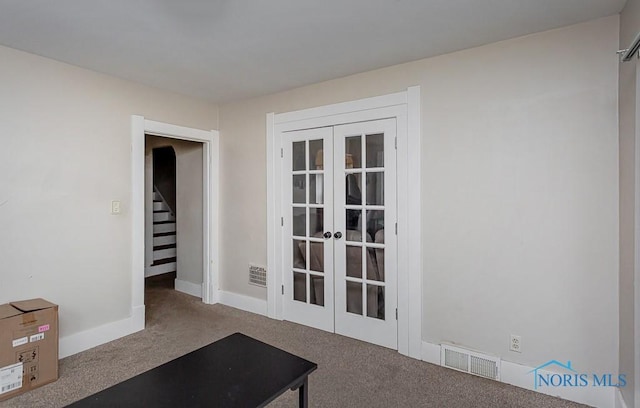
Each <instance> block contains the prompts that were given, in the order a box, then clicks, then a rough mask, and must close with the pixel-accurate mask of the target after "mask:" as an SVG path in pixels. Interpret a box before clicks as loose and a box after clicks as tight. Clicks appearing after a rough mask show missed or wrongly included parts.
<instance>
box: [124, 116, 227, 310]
mask: <svg viewBox="0 0 640 408" xmlns="http://www.w3.org/2000/svg"><path fill="white" fill-rule="evenodd" d="M146 134H148V135H153V136H162V137H167V138H171V139H179V140H187V141H192V142H200V143H202V144H203V157H202V183H203V184H202V199H203V203H202V208H203V214H202V219H203V237H202V243H203V248H202V249H203V251H202V252H203V257H202V258H203V259H202V271H203V283H202V301H203V302H204V303H209V304H214V303H218V287H219V285H218V273H219V271H218V265H217V263H215V261H217V260H218V259H219V257H218V226H219V224H218V196H219V194H218V186H219V184H220V183H219V154H220V153H219V152H220V140H219V139H220V134H219V132H218V131H217V130H210V131H206V130H199V129H192V128H187V127H183V126H176V125H171V124H168V123H162V122H156V121H152V120H147V119H145V118H144V117H143V116H137V115H132V116H131V178H132V191H131V221H132V242H133V248H132V256H131V282H132V286H131V287H132V293H131V307H132V311H136V310H140V309H142V310H144V269H145V268H144V266H145V265H144V251H145V194H144V192H145V190H144V172H145V135H146ZM143 321H144V320H143Z"/></svg>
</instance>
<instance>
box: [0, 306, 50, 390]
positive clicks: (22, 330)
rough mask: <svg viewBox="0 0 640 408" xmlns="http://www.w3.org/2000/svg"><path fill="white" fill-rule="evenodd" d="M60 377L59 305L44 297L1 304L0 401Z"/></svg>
mask: <svg viewBox="0 0 640 408" xmlns="http://www.w3.org/2000/svg"><path fill="white" fill-rule="evenodd" d="M57 379H58V306H57V305H54V304H53V303H50V302H47V301H46V300H44V299H30V300H22V301H19V302H11V303H7V304H4V305H0V401H4V400H6V399H9V398H12V397H15V396H16V395H19V394H22V393H24V392H26V391H29V390H32V389H34V388H37V387H40V386H42V385H44V384H48V383H50V382H53V381H55V380H57Z"/></svg>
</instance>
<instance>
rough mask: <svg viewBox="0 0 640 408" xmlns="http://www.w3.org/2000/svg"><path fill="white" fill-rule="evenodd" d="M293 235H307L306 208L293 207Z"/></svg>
mask: <svg viewBox="0 0 640 408" xmlns="http://www.w3.org/2000/svg"><path fill="white" fill-rule="evenodd" d="M293 235H295V236H298V237H304V236H306V235H307V209H306V208H304V207H302V208H300V207H293Z"/></svg>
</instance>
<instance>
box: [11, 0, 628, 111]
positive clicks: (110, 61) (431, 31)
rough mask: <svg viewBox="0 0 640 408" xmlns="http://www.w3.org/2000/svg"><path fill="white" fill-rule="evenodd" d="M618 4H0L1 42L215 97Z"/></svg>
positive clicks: (586, 16)
mask: <svg viewBox="0 0 640 408" xmlns="http://www.w3.org/2000/svg"><path fill="white" fill-rule="evenodd" d="M625 2H626V0H268V1H267V0H182V1H176V0H103V1H87V0H56V1H52V0H0V44H3V45H6V46H8V47H12V48H16V49H20V50H24V51H27V52H30V53H34V54H38V55H42V56H45V57H49V58H53V59H56V60H59V61H64V62H67V63H69V64H73V65H77V66H80V67H84V68H88V69H91V70H94V71H99V72H103V73H107V74H111V75H114V76H117V77H120V78H125V79H129V80H132V81H136V82H141V83H144V84H148V85H152V86H155V87H159V88H163V89H167V90H171V91H175V92H179V93H182V94H187V95H192V96H195V97H200V98H206V99H208V100H211V101H214V102H224V101H231V100H238V99H244V98H248V97H253V96H258V95H264V94H269V93H273V92H278V91H282V90H285V89H290V88H294V87H298V86H302V85H307V84H312V83H316V82H320V81H324V80H328V79H333V78H338V77H342V76H346V75H349V74H354V73H357V72H363V71H368V70H372V69H376V68H381V67H385V66H389V65H394V64H398V63H402V62H408V61H413V60H417V59H421V58H426V57H431V56H435V55H439V54H444V53H448V52H452V51H457V50H461V49H465V48H470V47H474V46H478V45H482V44H487V43H491V42H495V41H499V40H505V39H508V38H513V37H517V36H521V35H525V34H529V33H534V32H539V31H544V30H548V29H551V28H556V27H561V26H565V25H569V24H574V23H578V22H582V21H587V20H591V19H594V18H598V17H604V16H607V15H612V14H616V13H619V12H620V11H621V9H622V7H623V6H624V4H625ZM0 63H1V62H0Z"/></svg>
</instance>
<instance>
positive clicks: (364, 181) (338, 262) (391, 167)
mask: <svg viewBox="0 0 640 408" xmlns="http://www.w3.org/2000/svg"><path fill="white" fill-rule="evenodd" d="M395 137H396V121H395V119H385V120H377V121H370V122H363V123H353V124H348V125H341V126H336V127H335V128H334V143H335V150H334V152H335V160H334V163H335V167H334V169H335V170H334V171H335V175H334V192H335V193H334V194H335V199H334V228H335V231H336V233H335V234H338V235H337V237H336V235H335V234H334V242H333V244H334V259H335V260H334V268H335V269H334V270H335V273H334V274H335V283H334V285H335V332H336V333H339V334H343V335H345V336H349V337H354V338H357V339H360V340H364V341H368V342H371V343H375V344H379V345H381V346H386V347H390V348H393V349H397V348H398V329H397V324H398V321H397V319H396V308H397V304H398V289H397V281H398V279H397V270H396V269H397V268H396V265H397V262H396V251H397V249H396V246H397V245H396V242H397V240H396V238H397V237H396V231H395V225H396V150H395V148H394V144H395ZM385 232H386V233H385ZM338 237H339V238H338Z"/></svg>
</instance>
